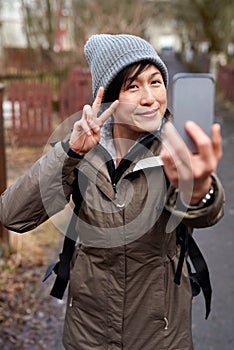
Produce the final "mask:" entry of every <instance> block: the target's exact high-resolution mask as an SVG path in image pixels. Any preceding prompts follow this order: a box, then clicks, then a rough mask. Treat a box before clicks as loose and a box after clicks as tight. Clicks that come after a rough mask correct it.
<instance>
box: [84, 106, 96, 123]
mask: <svg viewBox="0 0 234 350" xmlns="http://www.w3.org/2000/svg"><path fill="white" fill-rule="evenodd" d="M82 117H84V119H85V120H87V121H91V120H93V110H92V107H91V106H90V105H84V107H83V115H82Z"/></svg>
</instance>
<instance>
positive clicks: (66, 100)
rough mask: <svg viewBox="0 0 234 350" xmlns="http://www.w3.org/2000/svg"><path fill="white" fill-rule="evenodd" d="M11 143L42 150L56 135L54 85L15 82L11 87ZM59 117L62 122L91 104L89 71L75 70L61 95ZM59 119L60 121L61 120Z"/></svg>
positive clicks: (71, 72)
mask: <svg viewBox="0 0 234 350" xmlns="http://www.w3.org/2000/svg"><path fill="white" fill-rule="evenodd" d="M7 100H8V105H10V108H11V110H10V111H8V114H10V117H9V118H10V121H9V120H8V123H9V124H10V132H8V135H9V136H10V141H11V144H12V145H13V146H41V145H44V144H46V143H47V141H48V139H49V137H50V136H51V134H52V132H53V116H54V111H53V109H52V106H53V101H52V84H50V83H49V82H43V81H38V80H37V81H36V80H34V81H30V82H27V81H23V80H20V81H13V82H12V83H10V84H9V86H8V96H7ZM58 102H59V115H58V117H59V118H60V120H57V121H56V122H63V121H64V120H65V119H66V118H68V117H69V116H71V115H72V114H74V113H76V112H78V111H80V110H82V108H83V106H84V104H86V103H91V102H92V89H91V75H90V72H89V70H87V69H82V68H80V67H75V68H73V69H72V70H71V71H70V73H69V74H68V77H67V79H66V80H65V81H63V82H62V83H61V85H60V87H59V92H58ZM59 118H58V119H59Z"/></svg>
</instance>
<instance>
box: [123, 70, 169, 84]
mask: <svg viewBox="0 0 234 350" xmlns="http://www.w3.org/2000/svg"><path fill="white" fill-rule="evenodd" d="M140 75H141V74H139V75H138V76H137V77H135V78H134V75H133V76H130V77H129V78H128V79H127V80H126V83H127V84H128V83H132V82H133V81H135V80H140V79H139V76H140ZM155 75H160V76H162V74H161V72H160V71H155V72H154V73H152V74H151V75H150V78H153V77H154V76H155Z"/></svg>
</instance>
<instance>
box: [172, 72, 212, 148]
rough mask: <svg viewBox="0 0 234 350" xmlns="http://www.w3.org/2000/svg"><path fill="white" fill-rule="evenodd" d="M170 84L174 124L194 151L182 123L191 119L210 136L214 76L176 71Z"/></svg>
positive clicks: (194, 146)
mask: <svg viewBox="0 0 234 350" xmlns="http://www.w3.org/2000/svg"><path fill="white" fill-rule="evenodd" d="M172 84H173V85H172V113H173V120H174V125H175V127H176V129H177V131H178V132H179V134H180V135H181V137H182V138H183V140H184V141H185V143H186V145H187V146H188V148H189V149H190V150H191V151H192V152H193V153H196V152H197V149H196V145H195V143H194V142H193V140H192V139H191V138H190V137H189V135H188V134H187V133H186V131H185V128H184V125H185V122H186V121H187V120H192V121H194V122H195V123H196V124H198V125H199V126H200V127H201V128H202V129H203V131H204V132H205V133H206V134H208V135H209V136H210V133H211V125H212V123H213V121H214V99H215V80H214V77H213V76H212V75H211V74H206V73H177V74H175V75H174V77H173V81H172Z"/></svg>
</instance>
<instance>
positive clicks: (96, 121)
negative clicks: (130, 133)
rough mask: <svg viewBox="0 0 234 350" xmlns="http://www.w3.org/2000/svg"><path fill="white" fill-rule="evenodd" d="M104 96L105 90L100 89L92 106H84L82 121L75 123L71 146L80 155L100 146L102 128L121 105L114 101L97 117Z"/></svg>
mask: <svg viewBox="0 0 234 350" xmlns="http://www.w3.org/2000/svg"><path fill="white" fill-rule="evenodd" d="M103 94H104V88H103V87H100V89H99V90H98V93H97V96H96V98H95V100H94V102H93V104H92V106H90V105H85V106H84V108H83V113H82V117H81V119H80V120H78V121H77V122H75V124H74V126H73V131H72V133H71V138H70V143H69V145H70V148H71V149H72V151H74V152H76V153H78V154H80V155H83V154H85V153H87V152H89V151H90V150H91V149H92V148H94V147H95V146H96V145H97V144H98V142H99V141H100V128H101V127H102V125H103V124H104V122H105V121H106V120H107V119H108V118H109V117H110V116H111V115H112V114H113V112H114V111H115V110H116V108H117V106H118V104H119V101H118V100H116V101H114V102H113V103H112V104H111V105H110V107H109V108H107V109H106V110H105V111H104V112H103V113H102V114H101V115H100V116H99V117H97V115H98V112H99V110H100V107H101V103H102V98H103Z"/></svg>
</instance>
